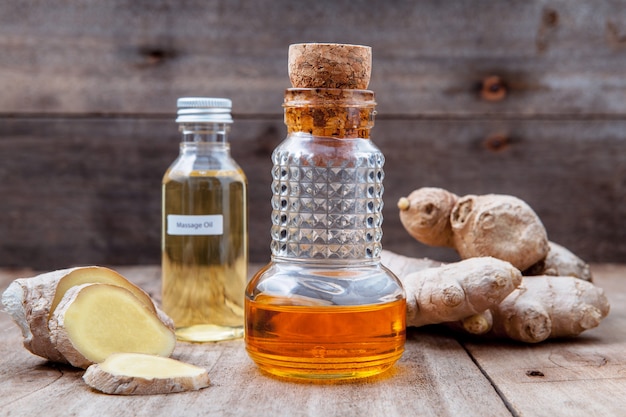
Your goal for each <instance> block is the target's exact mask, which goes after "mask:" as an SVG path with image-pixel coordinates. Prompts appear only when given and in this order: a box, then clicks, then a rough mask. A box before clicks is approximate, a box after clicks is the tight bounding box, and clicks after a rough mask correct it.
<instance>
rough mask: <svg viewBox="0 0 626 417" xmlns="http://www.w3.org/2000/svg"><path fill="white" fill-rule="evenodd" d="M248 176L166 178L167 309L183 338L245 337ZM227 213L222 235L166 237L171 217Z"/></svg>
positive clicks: (205, 173)
mask: <svg viewBox="0 0 626 417" xmlns="http://www.w3.org/2000/svg"><path fill="white" fill-rule="evenodd" d="M246 186H247V183H246V178H245V175H244V174H243V172H242V171H241V170H240V169H238V170H229V171H192V172H191V173H190V174H185V175H182V174H179V175H177V173H176V172H175V171H171V170H170V171H168V172H167V173H166V174H165V177H164V179H163V239H162V268H163V276H162V297H163V310H164V311H165V312H166V313H167V314H168V315H169V316H170V317H171V318H172V319H173V320H174V323H175V326H176V335H177V337H178V339H179V340H184V341H191V342H208V341H220V340H227V339H233V338H239V337H242V336H243V324H244V290H245V285H246V277H247V264H248V259H247V253H248V252H247V245H248V242H247V215H246V210H247V208H246ZM169 214H175V215H213V214H221V215H223V216H224V217H223V233H222V234H221V235H210V236H188V235H185V236H180V235H168V233H167V216H168V215H169Z"/></svg>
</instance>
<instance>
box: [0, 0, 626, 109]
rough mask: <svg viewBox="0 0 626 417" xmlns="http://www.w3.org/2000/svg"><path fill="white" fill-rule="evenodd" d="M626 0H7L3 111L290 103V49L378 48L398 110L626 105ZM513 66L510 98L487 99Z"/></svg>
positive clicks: (382, 98)
mask: <svg viewBox="0 0 626 417" xmlns="http://www.w3.org/2000/svg"><path fill="white" fill-rule="evenodd" d="M625 36H626V7H624V4H623V2H621V1H619V0H610V1H602V2H595V3H594V4H593V5H591V4H589V3H588V2H586V1H584V0H576V1H571V0H569V1H568V0H557V1H547V0H536V1H524V0H515V1H507V2H493V1H487V0H481V1H474V2H464V1H453V2H445V3H441V2H440V1H437V0H429V1H420V2H414V1H409V0H400V1H394V3H393V6H391V5H389V4H387V3H385V2H376V3H371V2H367V1H364V0H357V1H316V2H314V3H312V4H307V6H306V10H304V9H303V8H302V7H301V6H300V5H297V4H294V3H293V2H290V1H288V0H278V1H269V0H263V1H255V2H247V1H243V0H234V1H233V0H228V1H225V0H213V1H200V0H192V1H186V2H177V1H172V0H158V1H151V0H142V1H131V0H116V1H107V2H97V1H78V0H72V1H64V2H59V1H49V2H46V1H28V2H21V3H16V2H3V3H2V4H1V5H0V46H1V47H2V51H3V53H2V55H1V56H0V80H2V81H1V82H0V83H1V86H2V91H3V94H2V96H1V97H0V112H3V113H15V112H46V113H59V112H60V113H90V114H93V113H101V112H113V113H131V114H138V113H171V112H172V111H173V103H175V100H176V98H177V97H179V96H183V95H189V94H194V95H198V94H200V95H204V94H210V95H214V96H227V97H231V98H232V99H233V100H234V109H235V112H236V113H243V114H258V113H263V114H266V113H268V112H269V113H271V114H280V104H281V100H282V90H283V89H284V88H286V87H288V86H289V81H288V77H287V48H288V45H289V44H291V43H299V42H341V43H353V44H363V45H369V46H371V47H372V48H373V73H372V81H371V84H370V88H371V89H373V90H374V91H376V92H377V93H378V98H379V103H380V107H379V109H380V111H381V113H384V114H402V115H425V114H440V115H441V114H443V115H447V114H451V113H453V114H463V115H476V114H478V115H482V114H523V115H538V114H572V113H573V114H583V113H584V114H596V115H597V114H611V115H621V116H622V117H623V116H624V115H625V114H626V100H624V94H625V92H626V80H625V79H624V77H623V72H622V70H623V63H624V60H625V59H626V41H625ZM490 75H497V76H500V77H502V79H503V80H504V82H505V84H506V86H507V88H508V94H507V96H506V99H505V100H503V101H500V102H497V103H494V102H490V101H485V100H482V99H480V94H479V90H480V83H481V81H482V80H483V79H484V78H485V77H487V76H490Z"/></svg>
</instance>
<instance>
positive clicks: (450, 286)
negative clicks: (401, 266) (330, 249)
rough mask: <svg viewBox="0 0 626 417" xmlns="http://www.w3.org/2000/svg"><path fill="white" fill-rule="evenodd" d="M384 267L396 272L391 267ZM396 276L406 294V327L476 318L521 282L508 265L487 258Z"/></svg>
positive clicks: (517, 272) (515, 271)
mask: <svg viewBox="0 0 626 417" xmlns="http://www.w3.org/2000/svg"><path fill="white" fill-rule="evenodd" d="M386 266H388V267H389V268H390V269H391V270H392V271H394V273H395V272H396V271H398V267H397V266H395V265H394V264H390V263H388V264H387V265H386ZM397 275H398V276H399V278H400V281H401V282H402V285H403V287H404V289H405V291H406V293H407V326H415V327H419V326H424V325H427V324H436V323H446V322H453V321H457V320H462V319H464V318H466V317H469V316H472V315H474V314H478V313H480V312H482V311H484V310H486V309H488V308H489V307H491V306H493V305H495V304H497V303H499V302H500V301H502V300H503V299H504V298H505V297H506V296H508V295H509V294H510V293H511V292H512V291H513V290H514V289H515V288H516V287H517V286H518V285H519V283H520V282H521V279H522V275H521V273H520V272H519V270H518V269H516V268H514V267H513V266H512V265H511V264H510V263H508V262H505V261H501V260H499V259H496V258H490V257H484V258H471V259H466V260H464V261H460V262H457V263H452V264H448V265H442V266H438V267H427V268H424V269H421V270H417V271H414V272H411V273H409V274H397Z"/></svg>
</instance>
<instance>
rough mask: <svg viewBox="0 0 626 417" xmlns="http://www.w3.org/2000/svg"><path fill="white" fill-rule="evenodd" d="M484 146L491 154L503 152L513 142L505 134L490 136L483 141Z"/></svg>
mask: <svg viewBox="0 0 626 417" xmlns="http://www.w3.org/2000/svg"><path fill="white" fill-rule="evenodd" d="M483 146H484V147H485V148H486V149H487V150H489V151H491V152H502V151H503V150H505V149H507V148H508V147H509V146H511V140H510V139H509V137H508V136H506V135H503V134H495V135H491V136H488V137H487V138H486V139H485V140H484V141H483Z"/></svg>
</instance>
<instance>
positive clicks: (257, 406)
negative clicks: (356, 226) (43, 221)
mask: <svg viewBox="0 0 626 417" xmlns="http://www.w3.org/2000/svg"><path fill="white" fill-rule="evenodd" d="M256 267H258V265H257V266H254V267H253V268H252V269H254V268H256ZM116 270H118V271H119V272H120V273H122V274H124V275H125V276H127V277H128V278H129V279H131V280H132V281H133V282H135V283H137V284H138V285H140V286H142V287H143V288H144V289H145V290H146V291H147V292H149V293H151V294H152V293H158V287H159V283H160V281H159V280H158V276H159V268H158V267H129V268H116ZM15 275H16V273H15V272H8V273H7V272H5V271H4V270H0V290H4V289H5V288H6V286H7V285H8V284H9V282H10V279H13V278H15ZM0 332H1V334H2V338H1V340H2V341H1V342H0V381H2V382H0V394H1V395H0V414H2V415H13V414H15V413H19V414H20V415H44V414H45V415H81V416H96V415H101V413H102V410H107V413H108V414H110V415H120V414H124V415H134V416H138V417H140V416H151V417H152V416H173V415H181V413H184V415H186V416H205V415H207V414H210V415H214V416H238V417H245V416H268V417H269V416H272V417H278V416H285V417H293V416H329V417H332V416H337V417H350V416H355V417H357V416H358V417H361V416H380V415H386V416H391V417H395V416H397V417H400V416H406V415H420V416H432V417H442V416H443V417H445V416H456V415H460V414H463V415H466V416H476V417H482V416H484V415H490V416H495V417H499V416H503V417H504V416H510V413H509V412H508V410H507V408H506V407H505V406H504V404H503V402H502V401H501V399H500V398H499V397H498V395H497V394H496V392H495V391H494V390H493V388H492V386H491V385H490V383H489V382H488V380H487V379H486V378H485V377H484V376H483V375H482V374H481V373H480V372H479V371H478V370H477V368H476V366H475V364H474V363H473V362H472V360H471V358H470V357H469V356H468V355H467V353H466V352H465V350H464V349H463V348H462V346H461V345H460V344H459V343H458V342H457V341H456V340H454V338H452V337H450V335H446V334H440V333H437V332H429V331H425V332H419V331H412V332H411V333H410V335H409V341H408V343H407V347H406V353H405V354H404V356H403V358H402V359H401V361H400V362H399V363H398V364H397V365H396V366H395V367H394V368H393V369H392V371H390V372H389V373H387V374H385V375H383V376H380V377H376V378H370V379H368V380H364V381H361V382H355V383H347V384H337V385H312V384H306V383H291V382H286V381H283V380H279V379H274V378H270V377H267V376H265V375H263V374H261V373H260V371H259V370H258V369H257V368H256V366H255V365H254V364H253V362H252V361H251V360H250V359H249V358H248V356H247V354H246V352H245V349H244V344H243V341H242V340H237V341H230V342H223V343H208V344H190V343H178V345H177V348H176V350H175V352H174V354H173V356H172V357H174V358H176V359H179V360H182V361H185V362H189V363H192V364H194V365H197V366H202V367H205V368H206V369H208V370H209V375H210V378H211V382H212V383H211V386H210V387H208V388H206V389H204V390H202V391H197V392H187V393H180V394H175V395H156V396H136V397H132V398H130V397H120V396H109V395H103V394H100V393H96V392H95V391H93V390H91V389H90V388H89V387H88V386H87V385H86V384H84V383H83V381H82V379H81V376H82V373H83V371H82V370H77V369H73V368H69V367H64V366H59V365H53V364H49V363H45V362H44V361H43V360H42V359H38V358H37V357H35V356H33V355H30V354H29V353H28V352H27V351H26V350H24V349H23V348H22V346H21V336H20V335H19V330H18V328H17V326H15V325H14V324H13V323H12V322H11V320H10V318H9V317H8V315H7V314H5V313H0Z"/></svg>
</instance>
